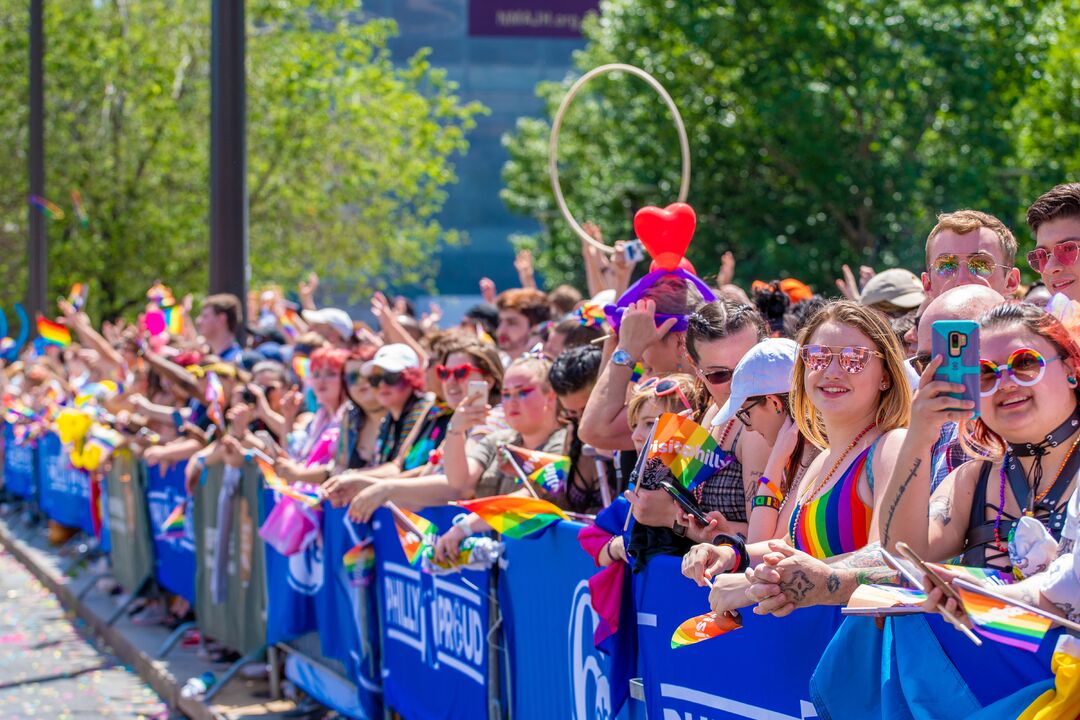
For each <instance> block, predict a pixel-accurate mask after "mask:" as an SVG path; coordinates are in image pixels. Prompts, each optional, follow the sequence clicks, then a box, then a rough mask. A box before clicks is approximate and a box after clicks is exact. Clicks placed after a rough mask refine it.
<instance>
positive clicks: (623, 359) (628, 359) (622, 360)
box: [611, 348, 637, 370]
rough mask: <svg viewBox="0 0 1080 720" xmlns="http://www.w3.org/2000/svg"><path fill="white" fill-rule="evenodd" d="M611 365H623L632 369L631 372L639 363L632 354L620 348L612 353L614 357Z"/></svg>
mask: <svg viewBox="0 0 1080 720" xmlns="http://www.w3.org/2000/svg"><path fill="white" fill-rule="evenodd" d="M611 364H612V365H622V366H623V367H625V368H630V369H631V370H633V369H634V365H636V364H637V361H636V360H634V358H633V357H632V356H631V355H630V353H628V352H626V351H625V350H623V349H622V348H619V349H618V350H616V351H615V352H614V353H612V355H611Z"/></svg>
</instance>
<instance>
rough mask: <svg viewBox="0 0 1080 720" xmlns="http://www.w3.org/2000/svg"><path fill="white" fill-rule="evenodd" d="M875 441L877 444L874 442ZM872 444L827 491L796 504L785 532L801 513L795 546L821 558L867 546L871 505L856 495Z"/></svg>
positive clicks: (868, 466) (869, 457) (789, 531)
mask: <svg viewBox="0 0 1080 720" xmlns="http://www.w3.org/2000/svg"><path fill="white" fill-rule="evenodd" d="M874 444H877V443H876V441H875V443H874ZM874 444H872V445H870V447H868V448H866V449H865V450H863V451H862V452H861V453H859V455H858V456H857V457H856V458H855V459H854V460H853V461H852V462H851V464H850V465H848V468H847V470H845V471H844V474H843V475H841V476H840V479H838V480H837V481H836V482H834V483H833V485H832V487H831V488H829V489H828V491H826V492H824V493H822V494H821V495H819V496H818V497H816V498H814V500H813V501H812V502H811V503H810V504H809V505H807V506H805V508H804V507H803V506H802V505H796V506H795V510H794V512H792V513H791V519H790V520H789V525H788V534H789V535H790V534H791V532H792V530H793V528H794V526H795V519H796V518H797V517H799V513H800V512H802V519H801V520H799V529H798V532H797V533H796V534H795V537H794V540H795V547H796V549H798V550H802V551H803V552H805V553H809V554H810V555H813V556H814V557H816V558H818V559H824V558H828V557H832V556H833V555H842V554H844V553H848V552H854V551H855V550H858V549H859V548H861V547H863V546H864V545H866V543H867V540H868V539H869V537H870V518H871V516H872V515H873V508H872V507H869V506H867V505H866V503H864V502H863V501H862V500H861V499H860V498H859V493H858V486H859V478H860V477H861V476H862V474H863V472H864V471H866V472H871V470H870V461H871V460H872V458H873V452H872V450H873V449H874Z"/></svg>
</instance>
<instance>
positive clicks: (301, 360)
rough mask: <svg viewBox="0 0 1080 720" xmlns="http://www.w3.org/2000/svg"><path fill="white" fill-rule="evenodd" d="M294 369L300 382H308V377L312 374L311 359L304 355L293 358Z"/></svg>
mask: <svg viewBox="0 0 1080 720" xmlns="http://www.w3.org/2000/svg"><path fill="white" fill-rule="evenodd" d="M292 369H293V372H294V373H296V377H298V378H300V382H304V381H305V380H307V377H308V375H310V374H311V358H306V357H304V356H303V355H295V356H293V359H292Z"/></svg>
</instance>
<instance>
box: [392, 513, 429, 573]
mask: <svg viewBox="0 0 1080 720" xmlns="http://www.w3.org/2000/svg"><path fill="white" fill-rule="evenodd" d="M398 512H400V513H401V514H402V515H404V516H405V517H406V518H408V520H409V522H411V523H412V524H413V525H414V526H416V529H417V530H419V531H420V536H419V537H417V535H416V533H415V532H414V531H413V529H412V528H410V527H406V526H405V524H404V523H402V522H401V520H400V519H398V518H396V517H395V518H394V526H395V527H396V528H397V534H398V540H400V541H401V549H402V550H404V551H405V558H406V559H407V560H408V561H409V564H410V565H418V564H419V563H420V558H422V557H423V556H424V555H425V553H430V551H431V550H433V549H434V547H435V538H436V537H438V535H439V528H438V527H436V525H435V523H433V522H431V521H430V520H428V519H427V518H424V517H420V516H419V515H417V514H416V513H414V512H409V511H408V510H406V509H404V508H398Z"/></svg>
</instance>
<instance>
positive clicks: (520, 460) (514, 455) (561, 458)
mask: <svg viewBox="0 0 1080 720" xmlns="http://www.w3.org/2000/svg"><path fill="white" fill-rule="evenodd" d="M503 450H504V451H505V452H506V457H507V459H508V460H509V461H510V462H511V463H512V464H513V465H514V466H515V467H516V468H517V469H518V470H520V472H519V473H518V477H519V480H518V482H520V477H521V476H525V477H527V478H528V479H529V480H530V481H532V482H533V483H534V484H536V485H538V486H540V487H542V488H543V489H544V490H546V491H547V492H549V493H557V492H559V491H560V490H562V488H563V486H564V485H566V478H567V477H569V476H570V458H568V457H566V456H565V455H555V454H554V453H546V452H540V451H539V450H529V449H528V448H523V447H518V446H517V445H505V446H503Z"/></svg>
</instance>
